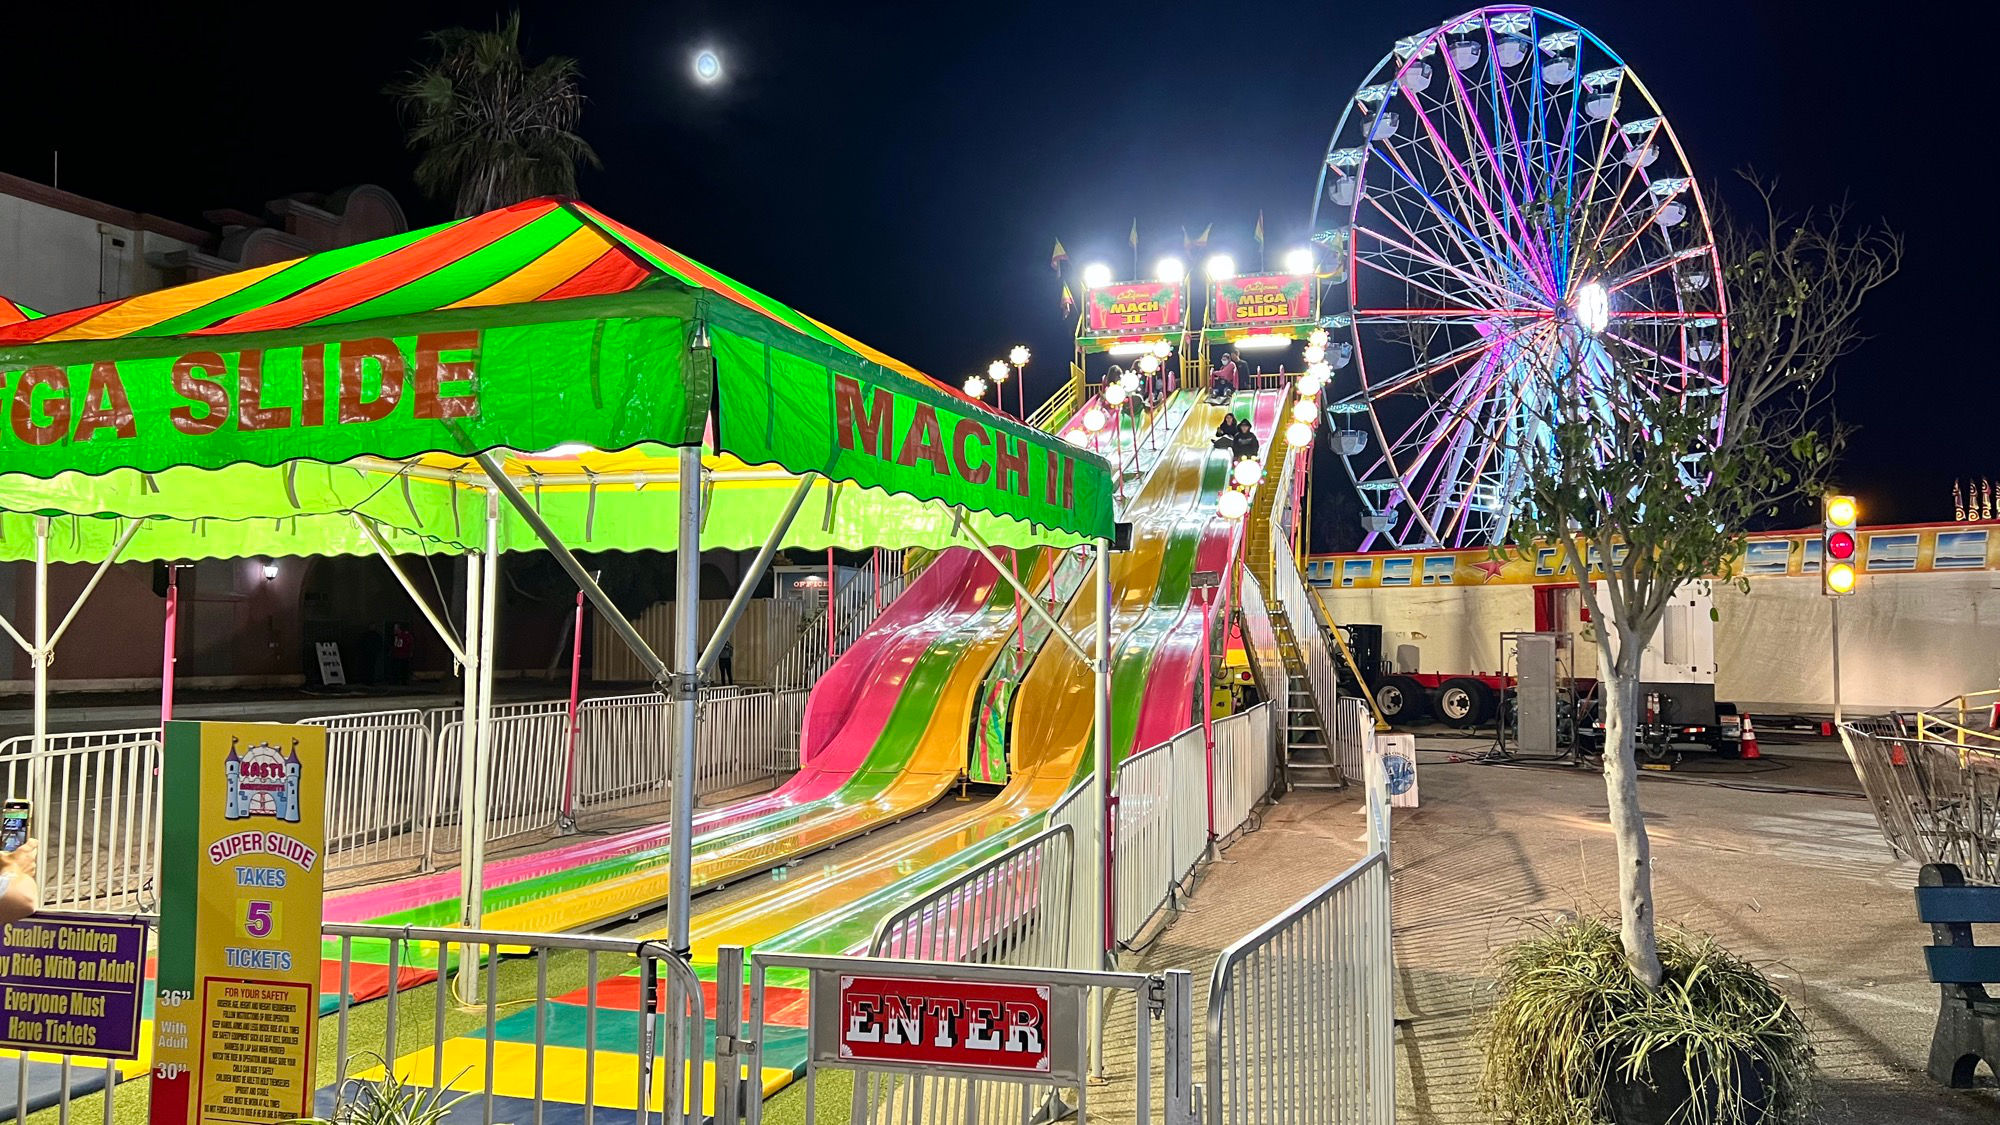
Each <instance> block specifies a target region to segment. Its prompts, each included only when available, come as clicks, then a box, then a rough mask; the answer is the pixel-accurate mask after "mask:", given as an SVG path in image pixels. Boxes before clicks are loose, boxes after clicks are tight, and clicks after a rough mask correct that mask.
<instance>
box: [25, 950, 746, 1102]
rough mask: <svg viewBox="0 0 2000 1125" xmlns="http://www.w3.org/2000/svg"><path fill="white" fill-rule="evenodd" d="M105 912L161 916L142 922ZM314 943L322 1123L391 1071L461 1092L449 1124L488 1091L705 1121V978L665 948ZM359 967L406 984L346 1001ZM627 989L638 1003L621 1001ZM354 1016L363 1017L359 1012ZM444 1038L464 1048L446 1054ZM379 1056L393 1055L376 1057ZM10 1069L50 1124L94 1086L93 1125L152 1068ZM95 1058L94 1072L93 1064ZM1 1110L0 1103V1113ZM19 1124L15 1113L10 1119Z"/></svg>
mask: <svg viewBox="0 0 2000 1125" xmlns="http://www.w3.org/2000/svg"><path fill="white" fill-rule="evenodd" d="M104 917H105V919H106V920H107V921H128V920H142V921H146V922H148V923H155V924H156V923H157V919H156V918H152V917H151V916H145V915H119V914H106V915H105V916H104ZM321 936H322V937H323V938H324V939H325V942H326V944H327V945H328V946H329V947H334V948H337V950H338V953H337V958H338V964H339V981H340V992H341V996H340V1000H339V1003H338V1006H337V1008H336V1009H335V1010H334V1012H333V1013H332V1014H330V1015H328V1016H324V1017H321V1021H320V1033H319V1034H317V1035H315V1036H314V1037H313V1041H314V1049H315V1051H316V1052H317V1054H318V1056H319V1059H318V1061H319V1062H320V1063H321V1064H330V1065H320V1066H318V1067H315V1066H314V1065H313V1064H312V1063H308V1065H307V1068H306V1070H307V1073H308V1074H312V1073H314V1072H315V1070H316V1069H317V1070H318V1071H319V1073H322V1074H324V1073H329V1072H330V1073H331V1074H332V1075H333V1076H334V1079H333V1083H332V1084H331V1085H329V1086H323V1087H320V1089H319V1092H318V1098H317V1104H316V1106H315V1107H314V1112H315V1113H317V1114H318V1115H319V1116H321V1117H328V1116H331V1115H332V1113H333V1112H334V1110H335V1105H334V1101H335V1099H336V1097H339V1096H347V1097H350V1098H351V1097H353V1096H354V1095H355V1094H358V1093H361V1092H362V1090H363V1088H364V1087H365V1086H368V1085H372V1084H373V1083H375V1082H377V1081H379V1080H380V1079H381V1078H383V1077H384V1075H385V1073H386V1072H387V1071H388V1070H389V1069H390V1068H392V1067H393V1069H394V1072H395V1075H396V1077H397V1078H398V1079H399V1080H400V1081H401V1082H403V1083H404V1084H405V1085H406V1086H409V1087H415V1088H417V1089H418V1090H440V1091H444V1097H443V1099H442V1100H443V1101H446V1102H449V1101H450V1100H451V1099H453V1098H455V1097H458V1096H460V1095H461V1094H464V1095H469V1097H468V1098H467V1100H466V1101H465V1102H464V1103H463V1104H461V1105H460V1106H458V1108H457V1110H456V1111H455V1112H454V1113H453V1115H452V1117H451V1120H454V1121H457V1120H466V1119H471V1120H486V1121H492V1120H494V1115H495V1106H494V1104H493V1103H494V1100H495V1099H496V1098H497V1099H505V1104H506V1108H505V1109H503V1110H500V1112H503V1113H513V1112H516V1110H517V1108H518V1107H519V1106H520V1104H521V1103H523V1102H526V1103H528V1106H529V1108H530V1109H531V1111H532V1113H533V1115H534V1116H533V1120H536V1121H540V1120H543V1118H544V1115H545V1112H549V1111H552V1114H553V1115H554V1116H559V1117H561V1118H563V1119H565V1120H573V1119H576V1118H578V1117H579V1116H580V1118H581V1120H583V1121H584V1122H593V1121H595V1120H596V1115H597V1113H598V1111H600V1110H602V1111H604V1114H605V1117H606V1118H608V1119H610V1120H616V1121H620V1122H626V1121H636V1122H638V1123H640V1125H645V1123H650V1122H652V1121H655V1120H657V1121H660V1122H662V1123H663V1125H668V1123H680V1125H696V1123H698V1122H704V1121H706V1120H707V1117H708V1114H707V1112H706V1111H705V1103H706V1098H705V1093H706V1090H707V1087H708V1081H707V1077H708V1076H707V1074H706V1072H705V1068H704V1066H703V1061H704V1054H705V1040H706V1038H707V1036H706V1031H705V1024H706V1019H707V1007H706V1004H705V1002H704V999H703V996H702V989H701V983H700V981H699V980H698V979H696V977H695V974H694V971H693V969H691V968H690V967H689V966H688V964H687V962H686V961H685V960H683V959H681V958H679V957H676V956H674V955H673V954H672V953H671V952H670V951H669V950H668V949H667V948H666V946H665V945H664V944H662V943H660V942H643V941H635V940H632V939H629V938H626V939H618V938H600V937H588V936H584V935H578V934H533V933H511V932H504V931H494V930H455V929H417V928H414V927H403V926H375V925H361V924H348V923H327V924H326V925H325V926H324V928H323V929H322V930H321ZM357 954H359V956H357ZM333 956H334V955H333V954H331V953H330V954H329V959H333ZM357 964H359V965H360V966H361V967H362V968H363V969H364V970H366V971H379V969H380V967H381V966H383V965H386V966H387V972H388V979H389V980H392V981H401V982H402V984H403V987H402V989H401V990H400V991H398V990H395V989H391V990H390V991H389V992H388V993H387V995H386V996H385V997H384V998H383V999H381V1000H374V1001H370V1002H369V1003H368V1004H367V1005H366V1006H364V1007H362V1008H356V1007H355V1006H354V1005H353V1004H352V1003H351V1001H350V1000H349V999H348V997H349V995H350V994H351V991H352V985H353V981H354V978H355V976H356V973H355V969H356V966H357ZM441 966H442V967H443V968H444V969H445V970H446V974H447V975H448V976H449V975H456V976H458V977H459V978H460V979H459V980H458V981H457V986H458V987H456V988H454V986H453V984H452V983H449V982H446V981H444V980H442V979H441V978H440V976H439V974H438V970H439V968H440V967H441ZM624 976H633V977H636V978H637V980H636V982H634V983H636V984H637V988H636V989H633V988H631V987H630V986H629V985H627V984H625V983H623V982H618V983H614V982H616V981H617V978H619V977H624ZM671 981H678V982H679V988H680V995H681V997H682V998H683V1000H684V1003H683V1004H682V1006H681V1008H680V1009H679V1012H678V1017H679V1018H677V1019H676V1018H673V1017H674V1016H675V1015H676V1013H675V1012H674V1011H673V1010H672V1008H671V1006H670V1004H669V1000H670V998H671V995H672V993H671V991H670V989H669V984H670V982H671ZM633 992H636V994H637V998H638V1003H637V1005H636V1009H637V1010H636V1011H635V1010H634V1008H635V1005H634V1004H633V1002H632V1000H631V999H630V998H629V997H630V995H631V994H632V993H633ZM454 993H457V995H454ZM461 998H470V999H471V1001H472V1002H471V1003H470V1004H466V1003H461ZM357 1012H363V1013H365V1016H363V1017H362V1018H357V1017H356V1013H357ZM328 1022H331V1023H332V1024H333V1027H332V1028H331V1029H328V1028H327V1027H326V1024H327V1023H328ZM577 1023H581V1025H582V1027H581V1031H582V1034H581V1035H580V1036H579V1035H578V1034H577V1032H578V1030H579V1029H578V1027H577V1026H575V1025H576V1024H577ZM329 1030H330V1033H329ZM413 1030H414V1031H415V1032H416V1034H414V1035H413V1034H411V1032H412V1031H413ZM426 1032H427V1034H426ZM364 1039H365V1040H366V1042H367V1044H368V1046H363V1045H362V1041H363V1040H364ZM454 1039H456V1040H459V1041H460V1045H461V1046H464V1045H466V1044H472V1045H473V1046H474V1049H473V1050H471V1051H461V1050H459V1049H457V1048H452V1047H448V1046H447V1044H449V1043H451V1041H452V1040H454ZM413 1040H414V1042H413ZM579 1040H580V1042H579ZM501 1043H505V1044H507V1045H508V1046H507V1048H506V1050H507V1058H506V1059H505V1060H497V1059H496V1053H497V1052H496V1048H497V1045H498V1044H501ZM571 1043H575V1044H576V1045H574V1046H571V1045H570V1044H571ZM375 1044H382V1045H383V1046H379V1047H378V1046H375ZM677 1044H678V1046H676V1045H677ZM441 1048H442V1049H441ZM530 1052H531V1053H530ZM385 1053H386V1054H388V1055H391V1056H394V1057H392V1058H384V1057H383V1054H385ZM523 1054H528V1055H529V1057H528V1058H525V1059H523V1058H522V1055H523ZM600 1060H603V1061H604V1062H606V1064H607V1065H606V1066H605V1069H607V1070H616V1071H618V1072H620V1073H623V1074H629V1075H633V1076H634V1077H633V1078H632V1079H630V1081H631V1083H632V1084H631V1085H625V1084H623V1083H619V1084H617V1085H613V1084H610V1083H603V1084H600V1083H599V1081H598V1079H597V1075H596V1072H597V1069H598V1064H599V1062H600ZM12 1063H13V1066H14V1069H15V1075H14V1082H13V1083H11V1086H12V1087H13V1091H14V1101H15V1105H16V1107H18V1106H20V1105H21V1104H23V1103H27V1105H28V1107H29V1109H30V1110H31V1111H35V1112H40V1111H42V1110H45V1109H46V1110H51V1111H53V1114H54V1119H55V1121H56V1122H57V1125H69V1122H71V1121H72V1120H82V1119H83V1115H81V1114H79V1113H76V1112H74V1111H75V1109H76V1107H75V1104H74V1103H75V1100H76V1098H78V1097H80V1096H86V1095H90V1094H96V1093H100V1092H101V1093H103V1094H104V1097H103V1103H102V1120H103V1122H104V1125H112V1122H113V1121H116V1120H139V1119H142V1118H143V1116H144V1112H145V1110H144V1106H145V1104H146V1099H147V1096H148V1090H149V1085H150V1080H149V1077H148V1076H144V1075H142V1076H138V1077H132V1078H127V1079H125V1080H123V1081H122V1082H121V1081H120V1078H119V1074H120V1072H119V1069H118V1068H119V1065H120V1064H118V1063H117V1062H112V1061H102V1060H99V1059H96V1058H90V1057H85V1056H80V1055H79V1056H68V1055H64V1056H62V1057H61V1058H60V1060H59V1061H49V1059H48V1058H47V1056H36V1057H35V1058H33V1059H30V1057H29V1056H27V1055H25V1054H17V1055H16V1056H15V1058H14V1059H13V1060H12ZM126 1065H128V1066H129V1065H130V1064H126ZM100 1066H101V1067H102V1068H103V1070H102V1076H101V1078H99V1077H98V1076H97V1075H96V1074H95V1073H93V1072H95V1071H97V1070H98V1068H99V1067H100ZM552 1076H553V1077H554V1078H556V1081H555V1082H554V1083H551V1082H550V1081H549V1079H550V1078H551V1077H552ZM51 1079H53V1081H51ZM0 1084H4V1079H0ZM579 1084H580V1085H581V1087H582V1097H581V1099H580V1100H579V1099H578V1098H577V1097H575V1096H569V1097H558V1096H551V1094H550V1090H551V1088H552V1087H553V1088H555V1089H559V1090H562V1091H564V1092H568V1091H573V1090H575V1089H576V1087H577V1085H579ZM52 1088H53V1089H52ZM31 1090H33V1091H38V1092H39V1095H40V1096H34V1095H31V1093H30V1091H31ZM0 1097H4V1095H0ZM44 1101H46V1102H47V1103H48V1104H46V1105H44V1104H42V1103H43V1102H44ZM6 1108H7V1107H6V1105H5V1103H4V1101H0V1111H4V1110H5V1109H6ZM121 1110H123V1111H124V1112H120V1111H121ZM677 1110H678V1112H676V1111H677ZM635 1111H636V1112H635ZM90 1116H91V1117H97V1116H98V1113H97V1111H95V1110H93V1111H92V1112H91V1114H90ZM24 1117H25V1115H23V1114H19V1113H18V1112H17V1114H16V1116H15V1120H22V1119H24ZM399 1120H400V1119H399Z"/></svg>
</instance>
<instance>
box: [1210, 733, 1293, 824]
mask: <svg viewBox="0 0 2000 1125" xmlns="http://www.w3.org/2000/svg"><path fill="white" fill-rule="evenodd" d="M1275 710H1276V709H1275V708H1274V707H1273V706H1272V705H1271V704H1270V703H1259V704H1258V705H1257V706H1255V707H1252V708H1250V709H1249V710H1248V711H1244V712H1242V713H1241V714H1236V715H1231V716H1229V717H1228V718H1226V719H1221V720H1218V721H1217V722H1215V723H1214V724H1213V727H1212V729H1213V731H1214V734H1215V835H1216V838H1217V840H1218V841H1222V840H1227V839H1229V838H1230V837H1231V836H1233V835H1234V834H1235V833H1236V831H1237V830H1238V829H1240V828H1242V827H1243V826H1244V825H1245V824H1247V823H1249V821H1250V815H1251V814H1252V813H1253V812H1255V811H1256V808H1257V806H1258V805H1260V804H1262V803H1263V802H1264V800H1265V799H1266V798H1268V797H1270V796H1271V794H1272V793H1273V792H1275V791H1276V789H1277V787H1278V739H1277V733H1278V728H1277V725H1276V723H1275V721H1274V719H1273V715H1274V712H1275Z"/></svg>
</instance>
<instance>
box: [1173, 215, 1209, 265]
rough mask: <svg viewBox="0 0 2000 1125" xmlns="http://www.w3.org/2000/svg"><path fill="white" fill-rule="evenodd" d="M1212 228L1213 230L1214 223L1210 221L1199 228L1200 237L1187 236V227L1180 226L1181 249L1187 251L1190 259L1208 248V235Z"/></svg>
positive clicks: (1199, 255) (1198, 255) (1197, 256)
mask: <svg viewBox="0 0 2000 1125" xmlns="http://www.w3.org/2000/svg"><path fill="white" fill-rule="evenodd" d="M1213 230H1215V224H1214V223H1210V224H1208V225H1207V226H1205V227H1203V228H1201V237H1199V238H1189V237H1188V236H1187V228H1186V227H1182V228H1181V249H1182V250H1183V251H1185V252H1186V253H1187V256H1188V259H1189V260H1190V261H1192V260H1194V259H1196V258H1199V257H1201V255H1202V253H1203V252H1204V251H1206V250H1207V249H1208V236H1209V233H1210V232H1212V231H1213Z"/></svg>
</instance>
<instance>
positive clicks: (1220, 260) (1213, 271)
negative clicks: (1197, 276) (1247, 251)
mask: <svg viewBox="0 0 2000 1125" xmlns="http://www.w3.org/2000/svg"><path fill="white" fill-rule="evenodd" d="M1235 276H1236V259H1234V258H1232V257H1230V256H1229V255H1227V254H1217V255H1215V256H1214V257H1212V258H1210V259H1209V260H1208V279H1209V280H1210V281H1221V280H1223V279H1224V278H1230V277H1235Z"/></svg>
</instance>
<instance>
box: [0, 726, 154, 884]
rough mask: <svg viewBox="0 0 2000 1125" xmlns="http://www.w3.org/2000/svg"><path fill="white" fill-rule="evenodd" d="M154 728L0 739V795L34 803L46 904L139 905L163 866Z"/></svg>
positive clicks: (39, 880)
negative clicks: (42, 742)
mask: <svg viewBox="0 0 2000 1125" xmlns="http://www.w3.org/2000/svg"><path fill="white" fill-rule="evenodd" d="M159 777H160V730H159V728H158V727H147V728H139V729H132V730H108V731H80V732H76V733H72V734H51V735H49V736H48V742H47V746H46V748H45V749H44V750H43V752H42V753H41V754H39V755H38V754H36V753H35V740H34V736H33V735H21V736H18V737H15V738H10V739H7V740H6V741H5V742H0V791H4V793H0V795H5V796H21V797H25V798H27V799H28V800H30V801H32V802H33V803H34V822H33V823H34V835H35V837H36V838H37V839H39V840H41V841H42V849H43V850H42V854H41V859H40V863H39V869H40V870H39V879H38V882H39V883H40V885H41V889H42V902H43V903H44V904H45V905H47V906H50V907H62V908H64V909H71V908H82V909H90V910H125V911H130V910H143V909H147V908H149V907H150V906H152V904H153V893H154V889H153V878H154V873H155V872H156V870H157V869H158V867H159V831H160V785H159Z"/></svg>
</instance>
